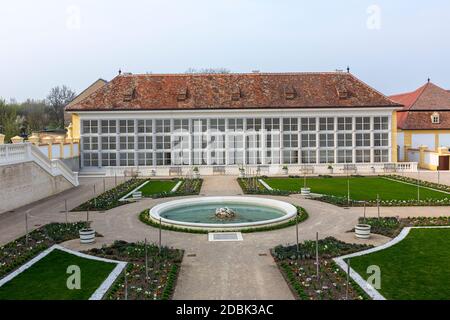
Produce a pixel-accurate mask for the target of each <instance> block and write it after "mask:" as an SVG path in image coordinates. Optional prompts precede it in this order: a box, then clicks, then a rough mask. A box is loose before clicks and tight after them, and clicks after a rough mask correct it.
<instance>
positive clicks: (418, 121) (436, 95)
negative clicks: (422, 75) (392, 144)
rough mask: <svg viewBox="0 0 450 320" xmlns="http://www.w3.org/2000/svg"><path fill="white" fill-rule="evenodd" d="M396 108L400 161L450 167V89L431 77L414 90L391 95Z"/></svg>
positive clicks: (429, 167)
mask: <svg viewBox="0 0 450 320" xmlns="http://www.w3.org/2000/svg"><path fill="white" fill-rule="evenodd" d="M390 98H391V99H392V100H394V101H395V102H397V103H400V104H403V105H404V108H403V110H401V111H398V112H397V128H398V133H397V143H398V149H399V150H398V151H399V152H398V156H399V160H400V161H417V162H419V167H421V168H423V169H429V170H438V169H439V170H449V157H450V153H449V152H448V148H449V147H450V92H449V91H448V90H445V89H443V88H441V87H439V86H437V85H435V84H433V83H431V82H430V81H428V82H427V83H426V84H425V85H423V86H422V87H420V88H418V89H417V90H415V91H413V92H408V93H403V94H398V95H393V96H391V97H390Z"/></svg>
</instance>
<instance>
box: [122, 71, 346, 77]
mask: <svg viewBox="0 0 450 320" xmlns="http://www.w3.org/2000/svg"><path fill="white" fill-rule="evenodd" d="M310 74H311V75H321V74H325V75H327V74H342V75H347V74H349V73H347V72H344V71H318V72H314V71H308V72H302V71H292V72H229V73H122V74H121V75H118V76H116V77H136V76H139V77H152V76H165V77H180V76H186V77H191V76H215V75H220V76H233V75H240V76H242V75H255V76H256V75H280V76H281V75H310Z"/></svg>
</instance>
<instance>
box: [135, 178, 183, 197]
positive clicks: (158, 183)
mask: <svg viewBox="0 0 450 320" xmlns="http://www.w3.org/2000/svg"><path fill="white" fill-rule="evenodd" d="M178 181H179V180H150V182H149V183H147V184H146V185H145V186H143V187H142V188H141V189H139V190H138V191H142V196H143V197H149V196H152V195H154V194H158V193H162V192H170V191H171V190H172V189H173V188H174V187H175V185H176V184H177V183H178Z"/></svg>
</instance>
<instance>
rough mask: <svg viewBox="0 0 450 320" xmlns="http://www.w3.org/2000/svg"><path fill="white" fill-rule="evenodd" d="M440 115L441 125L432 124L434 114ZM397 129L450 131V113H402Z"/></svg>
mask: <svg viewBox="0 0 450 320" xmlns="http://www.w3.org/2000/svg"><path fill="white" fill-rule="evenodd" d="M435 112H437V113H438V114H439V123H432V122H431V116H432V115H433V113H435ZM397 127H398V128H399V129H403V130H450V111H400V112H397Z"/></svg>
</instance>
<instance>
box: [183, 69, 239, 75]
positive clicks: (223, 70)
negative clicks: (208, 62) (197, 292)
mask: <svg viewBox="0 0 450 320" xmlns="http://www.w3.org/2000/svg"><path fill="white" fill-rule="evenodd" d="M230 72H231V71H230V70H228V69H227V68H201V69H195V68H189V69H187V70H186V72H185V73H207V74H220V73H230Z"/></svg>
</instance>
